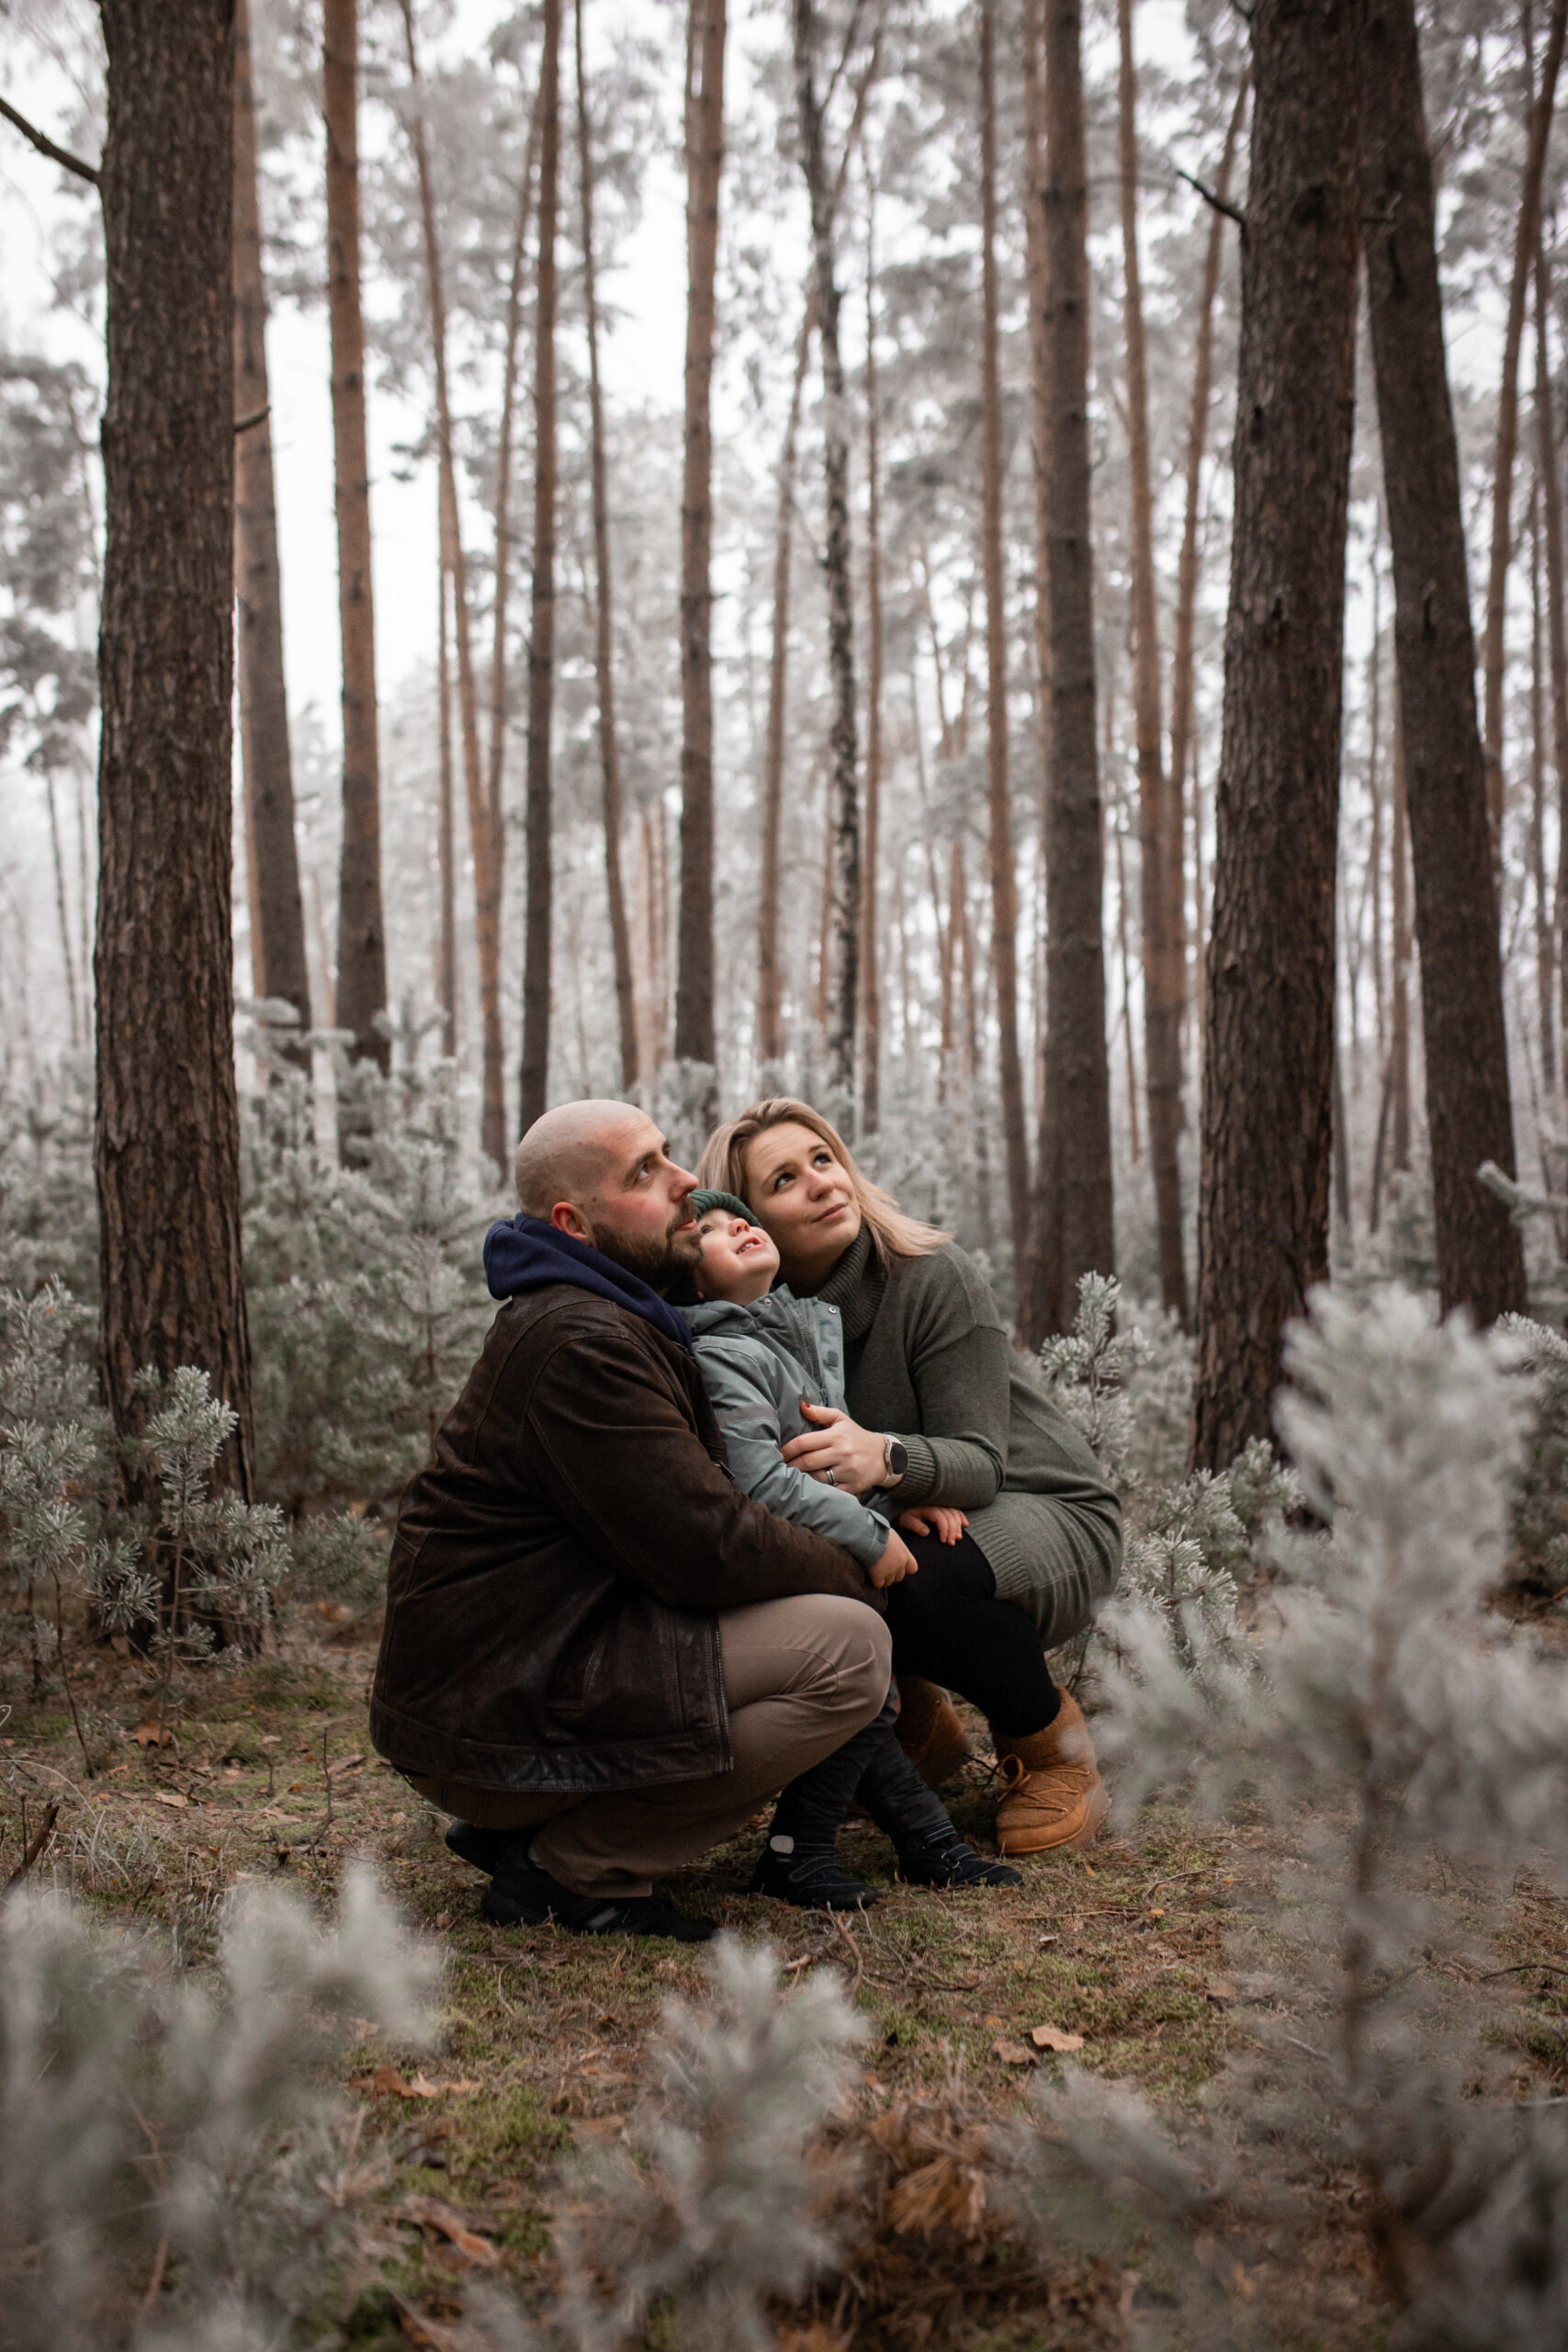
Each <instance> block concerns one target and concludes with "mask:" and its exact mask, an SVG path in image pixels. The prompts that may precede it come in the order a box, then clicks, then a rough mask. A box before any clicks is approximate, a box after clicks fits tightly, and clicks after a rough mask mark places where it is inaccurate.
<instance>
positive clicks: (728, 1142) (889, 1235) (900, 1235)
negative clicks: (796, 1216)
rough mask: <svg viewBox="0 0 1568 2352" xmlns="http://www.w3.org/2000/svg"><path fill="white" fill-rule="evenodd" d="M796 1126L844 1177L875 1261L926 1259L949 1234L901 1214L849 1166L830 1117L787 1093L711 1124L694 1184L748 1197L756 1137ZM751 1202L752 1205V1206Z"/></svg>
mask: <svg viewBox="0 0 1568 2352" xmlns="http://www.w3.org/2000/svg"><path fill="white" fill-rule="evenodd" d="M791 1125H793V1126H801V1127H807V1128H809V1130H810V1132H811V1133H812V1134H813V1135H814V1136H821V1138H822V1141H823V1142H824V1143H825V1144H826V1145H827V1147H828V1148H829V1151H830V1152H831V1153H832V1154H833V1157H834V1159H836V1160H837V1161H838V1162H839V1165H840V1167H841V1168H842V1169H843V1170H844V1173H845V1174H846V1175H847V1176H848V1178H849V1180H850V1188H851V1190H852V1192H853V1193H854V1196H855V1204H856V1206H857V1207H858V1208H859V1210H860V1214H861V1223H862V1224H863V1226H864V1227H865V1228H866V1230H867V1232H868V1233H869V1234H870V1235H871V1238H872V1245H873V1247H874V1250H875V1251H876V1255H877V1259H878V1261H879V1262H880V1263H881V1264H882V1265H884V1266H886V1264H887V1262H888V1260H889V1259H891V1258H929V1257H930V1255H931V1251H932V1250H940V1249H941V1248H942V1243H943V1242H944V1241H951V1240H952V1238H953V1236H952V1234H951V1233H943V1232H942V1230H941V1228H940V1227H937V1226H934V1225H922V1224H921V1222H920V1220H919V1217H918V1216H906V1214H905V1212H904V1211H903V1210H902V1209H901V1208H900V1207H899V1205H898V1204H897V1201H896V1200H895V1199H894V1198H893V1195H892V1194H891V1193H885V1192H884V1191H883V1189H882V1187H881V1185H880V1184H874V1183H873V1182H872V1181H871V1179H870V1177H869V1176H864V1175H863V1174H862V1173H861V1170H859V1169H858V1168H857V1167H856V1166H855V1162H854V1155H853V1154H852V1151H851V1150H850V1148H849V1146H848V1144H846V1143H845V1141H844V1138H843V1136H841V1135H840V1133H839V1130H838V1128H837V1127H836V1126H835V1125H833V1123H832V1121H831V1120H830V1119H825V1118H824V1117H823V1116H822V1114H821V1112H820V1111H814V1110H813V1109H812V1107H811V1105H810V1103H797V1102H796V1101H795V1097H794V1096H793V1095H789V1094H771V1095H769V1096H768V1097H767V1099H766V1101H765V1102H761V1103H752V1104H751V1106H750V1110H746V1111H742V1112H741V1114H740V1116H739V1118H738V1119H728V1120H727V1121H726V1122H725V1124H724V1125H723V1126H722V1127H716V1128H715V1129H714V1131H713V1133H712V1135H711V1136H709V1137H708V1139H707V1142H706V1144H705V1146H704V1148H703V1156H702V1158H701V1159H699V1160H698V1162H697V1182H698V1183H699V1184H706V1185H709V1186H714V1187H716V1188H717V1189H718V1190H719V1191H721V1192H726V1193H739V1195H740V1198H741V1199H742V1200H747V1199H748V1198H749V1197H750V1196H749V1194H748V1193H747V1191H746V1154H747V1152H748V1150H749V1149H750V1147H751V1145H752V1144H753V1143H754V1142H755V1141H756V1139H757V1137H758V1136H760V1135H762V1134H763V1133H765V1131H766V1130H767V1129H768V1128H769V1127H784V1126H791ZM752 1205H753V1206H755V1203H753V1204H752Z"/></svg>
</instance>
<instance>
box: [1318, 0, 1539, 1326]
mask: <svg viewBox="0 0 1568 2352" xmlns="http://www.w3.org/2000/svg"><path fill="white" fill-rule="evenodd" d="M1365 53H1366V61H1367V62H1366V69H1365V71H1364V73H1363V75H1362V84H1363V90H1364V97H1363V106H1364V109H1365V111H1364V115H1363V120H1362V141H1361V199H1362V209H1363V210H1364V212H1365V213H1366V215H1367V217H1368V219H1369V221H1370V222H1371V224H1372V225H1371V227H1370V228H1369V230H1368V233H1367V240H1366V260H1367V289H1368V311H1369V315H1370V318H1371V339H1372V356H1373V362H1374V367H1375V371H1376V377H1377V390H1378V423H1379V431H1380V435H1381V439H1382V462H1383V481H1384V484H1385V487H1386V492H1387V498H1388V519H1389V540H1390V545H1391V548H1392V550H1393V586H1394V648H1395V654H1396V658H1397V662H1398V670H1399V699H1400V712H1401V718H1402V744H1403V758H1404V796H1405V803H1406V807H1407V809H1408V813H1409V824H1410V849H1411V861H1412V865H1413V867H1414V871H1415V881H1416V937H1417V938H1418V940H1419V941H1420V945H1421V1014H1422V1028H1423V1034H1424V1037H1425V1044H1426V1062H1427V1135H1428V1139H1429V1143H1430V1148H1431V1159H1432V1198H1433V1211H1434V1216H1435V1221H1436V1226H1437V1250H1438V1289H1439V1292H1440V1294H1441V1298H1442V1306H1443V1312H1444V1313H1445V1314H1447V1313H1448V1312H1449V1310H1450V1308H1452V1307H1454V1306H1459V1305H1461V1303H1462V1304H1463V1305H1465V1306H1469V1307H1470V1308H1471V1310H1472V1313H1473V1314H1474V1316H1475V1317H1476V1318H1477V1320H1478V1321H1480V1322H1483V1323H1489V1322H1491V1321H1492V1320H1493V1318H1494V1317H1495V1316H1498V1315H1501V1314H1504V1313H1505V1312H1507V1311H1509V1310H1513V1311H1517V1312H1520V1313H1522V1312H1523V1310H1524V1306H1525V1277H1524V1259H1523V1254H1522V1250H1521V1246H1520V1239H1519V1231H1518V1227H1517V1226H1516V1225H1515V1224H1514V1222H1513V1220H1512V1218H1511V1217H1510V1216H1509V1215H1508V1212H1507V1210H1506V1208H1505V1206H1504V1205H1503V1204H1502V1202H1501V1201H1499V1200H1497V1199H1496V1198H1495V1195H1494V1194H1493V1193H1490V1192H1488V1191H1487V1189H1486V1188H1485V1186H1484V1185H1483V1184H1481V1183H1479V1182H1477V1180H1476V1172H1475V1171H1476V1170H1477V1168H1478V1167H1479V1166H1480V1165H1481V1163H1482V1161H1483V1160H1485V1159H1492V1160H1495V1162H1496V1163H1497V1165H1498V1167H1499V1168H1502V1169H1504V1170H1506V1172H1507V1173H1508V1174H1509V1175H1512V1173H1513V1172H1514V1164H1515V1163H1514V1130H1513V1115H1512V1111H1511V1108H1510V1104H1509V1100H1508V1045H1507V1035H1506V1029H1505V1026H1504V1018H1503V965H1502V956H1501V952H1500V949H1499V944H1498V937H1497V899H1496V890H1495V883H1494V880H1493V872H1494V868H1493V862H1492V857H1491V854H1490V849H1491V843H1490V840H1489V835H1488V829H1487V807H1486V790H1487V775H1486V766H1485V762H1484V758H1483V749H1482V742H1481V738H1480V734H1479V730H1478V729H1477V727H1476V716H1475V687H1474V676H1475V640H1474V637H1473V634H1472V627H1471V617H1470V594H1469V583H1468V581H1467V578H1466V571H1465V549H1464V524H1463V515H1462V510H1461V503H1460V474H1459V457H1458V451H1457V448H1456V446H1455V440H1454V428H1453V413H1452V410H1451V407H1450V401H1449V385H1448V368H1447V362H1446V359H1445V357H1444V352H1443V319H1442V294H1441V290H1440V287H1439V284H1438V259H1437V242H1436V234H1435V226H1434V209H1433V192H1432V172H1431V163H1430V159H1429V157H1428V154H1427V139H1426V128H1425V123H1424V120H1423V116H1422V107H1421V78H1420V73H1421V69H1420V54H1419V49H1418V44H1417V40H1416V12H1415V6H1414V0H1370V6H1369V7H1368V13H1367V31H1366V51H1365ZM1531 250H1533V241H1532V246H1531Z"/></svg>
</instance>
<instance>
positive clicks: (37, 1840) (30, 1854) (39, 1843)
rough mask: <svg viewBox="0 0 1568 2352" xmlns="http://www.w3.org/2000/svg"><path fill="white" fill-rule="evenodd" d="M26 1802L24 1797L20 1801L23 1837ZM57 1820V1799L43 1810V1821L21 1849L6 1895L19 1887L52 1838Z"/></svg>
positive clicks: (58, 1803)
mask: <svg viewBox="0 0 1568 2352" xmlns="http://www.w3.org/2000/svg"><path fill="white" fill-rule="evenodd" d="M27 1802H28V1801H27V1799H26V1797H24V1798H23V1799H22V1827H23V1834H24V1836H25V1835H26V1831H27ZM59 1818H60V1800H59V1799H58V1797H57V1798H56V1799H55V1801H54V1803H53V1804H50V1805H47V1806H46V1807H45V1808H44V1816H43V1819H42V1820H41V1821H40V1822H39V1826H38V1827H37V1828H36V1829H35V1830H34V1832H33V1834H32V1836H31V1837H30V1838H28V1842H27V1844H26V1845H25V1846H24V1847H23V1849H22V1859H21V1860H20V1861H19V1862H18V1863H17V1867H16V1869H15V1870H14V1871H12V1872H11V1875H10V1877H9V1878H8V1879H7V1880H6V1893H7V1894H9V1893H10V1890H11V1889H12V1887H14V1886H19V1885H20V1884H21V1883H22V1881H23V1879H25V1878H26V1876H27V1874H28V1871H30V1870H31V1868H32V1866H33V1864H34V1863H35V1862H36V1861H37V1860H38V1859H39V1855H40V1854H41V1853H42V1852H43V1850H44V1848H45V1847H46V1846H47V1845H48V1844H49V1841H50V1839H51V1838H52V1837H53V1835H54V1825H55V1823H56V1821H57V1820H58V1819H59Z"/></svg>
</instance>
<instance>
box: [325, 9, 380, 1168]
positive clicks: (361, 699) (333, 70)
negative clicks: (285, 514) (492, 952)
mask: <svg viewBox="0 0 1568 2352" xmlns="http://www.w3.org/2000/svg"><path fill="white" fill-rule="evenodd" d="M358 6H359V0H321V56H322V76H321V80H322V111H323V114H324V117H325V120H326V131H327V311H328V317H329V321H330V323H331V330H332V368H333V459H334V466H335V477H336V480H335V505H336V512H337V559H338V615H339V622H340V626H341V628H342V633H343V851H342V861H341V865H340V868H339V884H338V928H337V985H336V988H335V989H334V990H333V997H334V1001H335V1005H336V1014H337V1024H338V1026H339V1027H340V1028H344V1029H347V1030H351V1031H352V1032H353V1035H354V1044H353V1046H352V1047H351V1049H350V1050H351V1051H352V1053H353V1054H354V1055H355V1057H358V1058H359V1059H362V1060H366V1061H372V1062H374V1063H376V1065H377V1066H378V1069H382V1070H388V1069H390V1068H391V1044H390V1040H389V1038H388V1037H386V1036H384V1035H382V1032H381V1029H380V1027H379V1025H378V1022H377V1018H376V1016H377V1014H378V1013H383V1012H385V1011H386V1009H387V933H386V923H385V919H384V917H383V914H382V909H381V783H380V766H381V761H380V749H379V742H378V727H377V710H376V609H375V603H374V597H373V594H372V586H371V574H370V461H369V458H368V455H367V447H366V427H365V314H364V311H363V308H362V306H361V302H360V292H359V86H358V84H359V18H358ZM358 1124H359V1123H358V1122H357V1121H356V1120H355V1118H354V1117H352V1116H349V1115H347V1114H346V1112H345V1110H344V1109H343V1108H340V1112H339V1117H338V1133H339V1138H340V1145H345V1146H347V1147H348V1148H349V1153H350V1156H352V1152H353V1136H354V1134H355V1128H356V1125H358Z"/></svg>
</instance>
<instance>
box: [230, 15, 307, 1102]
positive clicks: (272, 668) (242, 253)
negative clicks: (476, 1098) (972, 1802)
mask: <svg viewBox="0 0 1568 2352" xmlns="http://www.w3.org/2000/svg"><path fill="white" fill-rule="evenodd" d="M268 403H269V394H268V391H267V378H266V279H265V272H264V270H263V266H262V232H261V199H260V194H259V191H258V188H257V185H256V108H255V92H254V85H253V80H252V68H251V12H250V0H238V5H237V7H236V9H235V17H234V413H235V415H236V416H237V417H245V418H250V417H256V418H259V420H260V422H259V423H257V424H247V425H246V427H245V430H244V431H243V433H240V434H238V435H236V436H235V445H234V588H235V598H236V625H237V638H238V643H237V648H236V650H237V655H238V665H237V666H238V669H239V681H240V747H241V756H242V763H243V775H244V786H245V830H246V836H247V843H248V854H249V857H250V860H251V866H252V901H253V905H254V913H255V919H254V923H253V926H252V940H251V962H252V970H253V974H254V981H255V992H256V994H257V996H260V997H273V998H276V999H279V1000H280V1001H283V1002H284V1003H286V1004H291V1005H292V1006H293V1007H294V1010H295V1012H297V1013H298V1014H299V1031H300V1035H301V1037H302V1036H303V1034H304V1032H305V1031H306V1030H308V1029H309V1028H310V968H309V967H308V965H307V963H306V960H305V903H304V900H303V899H302V898H301V896H300V891H299V849H298V846H297V844H296V842H295V839H294V775H293V763H292V761H291V758H290V754H289V742H288V689H287V687H286V685H285V684H284V675H283V600H282V592H281V587H280V584H279V577H278V566H277V506H276V498H275V495H274V491H273V479H272V424H271V421H270V419H269V417H268V414H267V409H268ZM278 1042H279V1043H280V1045H281V1046H282V1047H283V1050H284V1052H285V1053H287V1054H288V1056H289V1057H290V1058H291V1059H293V1060H296V1061H298V1062H299V1065H300V1067H301V1068H302V1069H307V1070H308V1069H310V1048H309V1046H305V1045H303V1044H301V1043H299V1042H296V1043H294V1044H292V1045H291V1044H289V1042H288V1039H287V1037H280V1038H279V1040H278Z"/></svg>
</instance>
